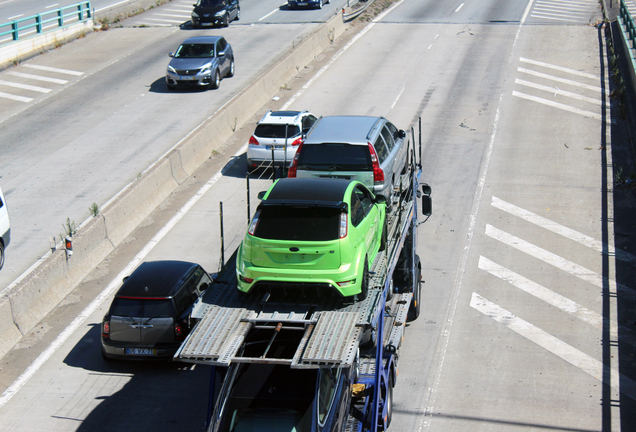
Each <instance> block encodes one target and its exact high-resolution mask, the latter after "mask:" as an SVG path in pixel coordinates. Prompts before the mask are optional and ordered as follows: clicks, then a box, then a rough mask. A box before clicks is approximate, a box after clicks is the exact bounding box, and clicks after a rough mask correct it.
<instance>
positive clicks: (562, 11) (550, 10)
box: [534, 6, 589, 18]
mask: <svg viewBox="0 0 636 432" xmlns="http://www.w3.org/2000/svg"><path fill="white" fill-rule="evenodd" d="M534 12H535V13H546V14H552V15H557V16H569V17H572V18H582V17H583V16H587V15H589V13H588V12H586V11H581V12H577V11H575V10H571V9H567V8H562V7H556V6H544V7H536V8H534Z"/></svg>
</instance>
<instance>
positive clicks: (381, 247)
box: [379, 217, 387, 252]
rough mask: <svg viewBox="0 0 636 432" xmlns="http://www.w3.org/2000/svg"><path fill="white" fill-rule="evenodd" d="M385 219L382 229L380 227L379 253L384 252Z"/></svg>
mask: <svg viewBox="0 0 636 432" xmlns="http://www.w3.org/2000/svg"><path fill="white" fill-rule="evenodd" d="M386 236H387V232H386V217H385V219H384V227H382V238H381V239H380V249H379V252H382V251H384V250H386Z"/></svg>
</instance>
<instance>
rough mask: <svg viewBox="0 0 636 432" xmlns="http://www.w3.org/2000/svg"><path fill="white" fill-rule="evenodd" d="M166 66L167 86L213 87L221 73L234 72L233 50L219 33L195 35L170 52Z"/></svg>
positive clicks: (217, 85)
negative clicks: (215, 34) (169, 58)
mask: <svg viewBox="0 0 636 432" xmlns="http://www.w3.org/2000/svg"><path fill="white" fill-rule="evenodd" d="M169 56H170V57H172V60H170V63H169V64H168V68H167V70H166V84H167V86H168V89H170V90H174V89H176V88H177V87H189V88H212V89H217V88H219V85H220V84H221V79H222V78H224V77H232V76H234V52H233V51H232V46H231V45H230V44H229V43H228V42H227V41H226V40H225V38H224V37H223V36H195V37H191V38H188V39H186V40H185V41H183V43H182V44H181V45H179V48H178V49H177V51H176V52H174V53H170V54H169Z"/></svg>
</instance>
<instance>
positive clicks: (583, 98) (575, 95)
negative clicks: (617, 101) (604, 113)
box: [515, 78, 603, 106]
mask: <svg viewBox="0 0 636 432" xmlns="http://www.w3.org/2000/svg"><path fill="white" fill-rule="evenodd" d="M515 83H516V84H519V85H522V86H526V87H532V88H534V89H537V90H542V91H545V92H548V93H552V95H553V96H557V95H559V96H565V97H569V98H570V99H576V100H580V101H583V102H588V103H591V104H594V105H599V106H601V105H603V101H601V100H600V99H593V98H591V97H587V96H582V95H580V94H578V93H572V92H569V91H565V90H561V89H560V88H558V87H550V86H544V85H541V84H536V83H533V82H530V81H524V80H521V79H518V78H517V79H515Z"/></svg>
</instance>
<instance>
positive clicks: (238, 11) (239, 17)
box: [234, 8, 241, 21]
mask: <svg viewBox="0 0 636 432" xmlns="http://www.w3.org/2000/svg"><path fill="white" fill-rule="evenodd" d="M240 19H241V8H239V9H238V10H237V11H236V18H234V21H238V20H240Z"/></svg>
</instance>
